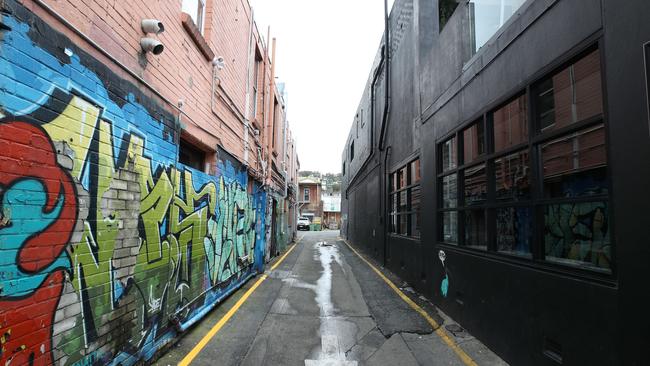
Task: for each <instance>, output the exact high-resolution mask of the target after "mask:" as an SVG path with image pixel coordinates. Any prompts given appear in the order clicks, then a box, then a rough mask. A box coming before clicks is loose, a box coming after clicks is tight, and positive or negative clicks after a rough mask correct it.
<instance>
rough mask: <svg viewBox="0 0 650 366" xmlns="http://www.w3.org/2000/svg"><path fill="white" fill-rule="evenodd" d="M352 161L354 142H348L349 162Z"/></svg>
mask: <svg viewBox="0 0 650 366" xmlns="http://www.w3.org/2000/svg"><path fill="white" fill-rule="evenodd" d="M352 160H354V140H352V142H350V161H352Z"/></svg>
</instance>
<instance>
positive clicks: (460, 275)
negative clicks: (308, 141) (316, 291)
mask: <svg viewBox="0 0 650 366" xmlns="http://www.w3.org/2000/svg"><path fill="white" fill-rule="evenodd" d="M649 15H650V1H647V0H628V1H617V0H458V1H456V0H396V3H395V5H394V6H393V9H392V11H391V14H390V17H389V20H388V21H387V28H388V30H389V31H388V37H387V38H388V44H389V45H390V47H388V52H385V51H386V47H385V44H386V42H385V40H386V37H385V38H384V41H383V42H382V45H381V47H380V50H379V51H378V55H377V58H376V60H375V63H374V65H373V68H372V71H371V73H370V77H369V80H368V84H367V87H366V90H365V91H364V94H363V98H362V100H361V103H360V105H359V110H358V113H357V115H356V117H355V120H354V125H353V126H352V129H351V131H350V134H349V137H348V142H347V148H346V150H345V152H344V154H343V167H342V168H343V172H344V177H343V202H342V206H343V207H342V211H343V225H342V233H343V235H344V236H345V237H347V238H348V240H349V241H350V242H351V243H352V244H353V245H355V246H357V247H359V248H361V249H362V250H364V251H365V252H366V253H367V254H368V255H370V256H373V257H374V258H375V259H376V260H378V261H379V262H381V263H384V264H385V266H386V267H388V268H389V269H390V270H392V271H394V272H395V273H396V274H398V275H400V276H401V277H402V278H403V279H405V280H407V281H408V282H409V283H410V284H411V285H413V286H414V287H416V288H417V289H418V290H419V291H420V292H422V293H423V294H425V295H427V296H428V297H430V298H431V299H432V300H433V301H434V302H435V303H436V304H437V305H438V306H440V307H441V308H442V309H443V310H444V311H445V312H447V313H448V314H449V315H450V316H452V317H453V318H454V319H455V320H457V321H458V322H459V323H460V324H462V325H463V326H464V327H465V328H467V329H468V330H469V331H470V332H471V333H473V334H474V335H475V336H477V338H479V339H480V340H482V341H483V342H484V343H485V344H487V345H488V346H489V347H490V348H491V349H492V350H494V351H495V352H496V353H498V354H499V355H500V356H501V357H503V358H504V359H505V360H506V361H508V362H510V363H511V364H513V365H554V364H564V365H647V364H648V363H649V362H650V361H647V360H646V358H647V356H645V355H644V354H643V353H644V351H645V350H646V349H647V347H648V346H649V345H650V336H649V335H648V334H650V321H649V316H648V312H649V311H650V285H648V279H650V264H649V262H650V212H649V211H648V210H649V208H650V131H649V126H650V118H649V98H648V85H649V82H648V73H649V72H650V69H648V68H650V43H648V42H650V21H648V16H649ZM387 80H388V81H389V82H388V85H387Z"/></svg>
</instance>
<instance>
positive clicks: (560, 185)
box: [541, 124, 608, 197]
mask: <svg viewBox="0 0 650 366" xmlns="http://www.w3.org/2000/svg"><path fill="white" fill-rule="evenodd" d="M541 152H542V162H543V166H544V193H545V195H546V196H547V197H580V196H593V195H601V194H607V192H608V185H607V178H606V177H607V149H606V146H605V127H604V126H603V125H602V124H601V125H597V126H594V127H590V128H587V129H585V130H581V131H578V132H576V133H573V134H570V135H568V136H563V137H562V138H560V139H557V140H554V141H551V142H548V143H546V144H544V145H542V147H541Z"/></svg>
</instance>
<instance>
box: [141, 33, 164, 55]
mask: <svg viewBox="0 0 650 366" xmlns="http://www.w3.org/2000/svg"><path fill="white" fill-rule="evenodd" d="M140 47H142V50H143V51H144V52H145V53H146V52H151V53H153V54H154V55H160V54H161V53H162V52H163V51H164V50H165V46H163V44H162V43H161V42H160V41H159V40H157V39H155V38H148V37H145V38H142V39H140Z"/></svg>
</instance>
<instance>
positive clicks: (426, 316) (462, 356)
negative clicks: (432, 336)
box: [341, 238, 477, 366]
mask: <svg viewBox="0 0 650 366" xmlns="http://www.w3.org/2000/svg"><path fill="white" fill-rule="evenodd" d="M341 241H343V242H344V243H345V244H346V245H347V246H348V248H350V250H352V251H353V252H354V254H356V255H357V256H358V257H359V258H361V260H362V261H364V262H366V264H367V265H368V266H370V268H372V269H373V271H375V273H377V275H379V277H381V279H382V280H384V282H386V283H387V284H388V286H390V288H392V289H393V291H395V292H396V293H397V295H399V297H401V298H402V300H404V302H406V303H407V304H409V306H410V307H411V308H412V309H413V310H415V311H417V312H418V313H419V314H420V315H422V317H424V319H426V320H427V322H429V324H431V326H432V327H433V329H435V330H436V334H437V335H438V336H439V337H440V338H442V340H443V341H444V342H445V343H446V344H447V346H449V348H451V349H452V350H454V352H455V353H456V355H457V356H458V358H460V359H461V361H463V363H464V364H465V365H467V366H477V364H476V362H474V360H473V359H472V358H471V357H469V355H468V354H467V353H465V351H463V349H462V348H460V347H459V346H458V344H456V342H454V340H453V339H451V337H449V335H448V334H447V332H445V330H444V329H443V328H442V327H441V326H440V325H439V324H438V322H437V321H435V319H433V318H432V317H431V315H429V313H427V312H426V310H424V309H422V307H420V305H418V304H416V303H415V302H414V301H413V300H411V298H409V297H408V296H406V294H404V292H402V290H400V289H399V288H398V287H397V286H396V285H395V284H394V283H393V281H391V280H389V279H388V277H386V276H384V274H383V273H381V271H380V270H379V269H377V267H375V266H374V265H372V263H370V262H369V261H367V260H366V258H364V257H363V256H362V255H361V254H359V252H357V251H356V249H354V248H353V247H352V245H350V243H348V242H347V240H345V239H343V238H341Z"/></svg>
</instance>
